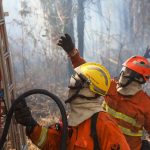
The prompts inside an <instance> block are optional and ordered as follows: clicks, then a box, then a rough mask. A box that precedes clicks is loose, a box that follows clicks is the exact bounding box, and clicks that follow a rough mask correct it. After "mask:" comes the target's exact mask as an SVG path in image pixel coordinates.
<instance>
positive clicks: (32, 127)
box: [15, 63, 130, 150]
mask: <svg viewBox="0 0 150 150" xmlns="http://www.w3.org/2000/svg"><path fill="white" fill-rule="evenodd" d="M74 70H75V74H74V75H72V76H71V79H70V83H69V86H68V87H69V96H68V97H69V98H68V99H67V100H66V101H65V103H69V104H70V114H69V118H68V124H69V129H68V131H69V134H68V139H67V149H68V150H93V149H94V150H100V149H101V150H130V148H129V146H128V144H127V142H126V140H125V137H124V136H123V134H122V132H121V130H120V129H119V127H118V126H117V123H116V122H115V121H114V120H113V119H112V118H111V117H110V116H109V114H108V113H107V112H105V111H104V110H103V108H102V107H100V104H101V101H102V99H103V96H104V95H106V93H107V91H108V89H109V86H110V74H109V72H108V70H107V69H106V68H105V67H104V66H102V65H100V64H97V63H85V64H83V65H80V66H79V67H77V68H75V69H74ZM15 118H16V121H17V122H18V123H20V124H22V125H23V126H25V127H26V133H27V136H28V137H29V138H30V139H31V140H32V142H33V143H34V144H35V145H36V146H38V147H39V148H40V149H43V150H52V149H53V150H59V149H60V141H61V132H62V128H61V125H60V124H57V125H54V126H51V127H49V128H45V127H42V126H40V125H39V124H38V123H37V122H36V121H35V120H34V119H33V117H32V115H31V112H30V110H29V108H28V107H27V105H26V103H25V101H23V102H21V103H19V104H18V105H17V106H16V107H15ZM94 122H96V123H94ZM62 138H63V137H62Z"/></svg>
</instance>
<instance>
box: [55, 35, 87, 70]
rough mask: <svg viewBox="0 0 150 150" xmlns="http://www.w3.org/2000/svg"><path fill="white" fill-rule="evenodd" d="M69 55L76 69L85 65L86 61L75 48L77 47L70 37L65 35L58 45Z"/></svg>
mask: <svg viewBox="0 0 150 150" xmlns="http://www.w3.org/2000/svg"><path fill="white" fill-rule="evenodd" d="M57 45H59V46H61V47H62V48H63V50H64V51H65V52H66V53H67V54H68V56H69V58H70V60H71V62H72V65H73V67H74V68H76V67H78V66H80V65H81V64H84V63H85V62H86V61H85V60H84V59H83V58H82V57H81V56H80V54H79V51H78V50H77V49H76V48H75V45H74V43H73V41H72V39H71V37H70V35H68V34H65V35H64V36H61V37H60V39H59V41H58V44H57Z"/></svg>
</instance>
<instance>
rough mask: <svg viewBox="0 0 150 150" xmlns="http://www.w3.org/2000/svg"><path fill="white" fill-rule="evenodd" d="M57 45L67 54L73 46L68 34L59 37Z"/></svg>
mask: <svg viewBox="0 0 150 150" xmlns="http://www.w3.org/2000/svg"><path fill="white" fill-rule="evenodd" d="M57 45H59V46H61V47H62V48H63V49H64V50H65V52H67V54H69V53H70V52H71V51H72V50H73V49H74V48H75V45H74V43H73V42H72V39H71V37H70V35H69V34H65V36H61V37H60V39H59V41H58V43H57Z"/></svg>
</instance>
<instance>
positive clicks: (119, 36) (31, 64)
mask: <svg viewBox="0 0 150 150" xmlns="http://www.w3.org/2000/svg"><path fill="white" fill-rule="evenodd" d="M3 7H4V11H5V12H9V16H7V17H6V25H7V34H8V40H9V48H10V51H11V55H12V62H13V71H14V77H15V83H16V87H17V92H18V93H20V92H23V91H26V90H27V89H32V88H44V89H48V90H50V91H52V92H54V93H56V94H57V95H59V96H61V97H62V98H65V95H66V90H67V88H66V87H67V83H68V79H69V76H70V72H71V67H70V66H69V65H68V57H67V55H66V54H65V52H64V51H63V50H62V49H61V48H60V47H58V46H57V45H56V43H57V40H58V38H59V37H60V35H62V34H63V33H69V34H70V35H71V36H72V38H73V40H74V41H75V45H76V47H77V48H78V49H79V50H80V54H81V55H82V56H83V57H84V58H85V59H86V60H87V61H94V62H99V63H102V64H103V65H105V66H106V67H107V68H108V70H109V71H110V73H111V75H112V77H115V76H118V75H119V72H120V69H121V64H122V62H123V61H124V60H125V59H127V58H128V57H130V56H132V55H143V54H144V51H145V49H146V47H147V45H149V44H150V38H149V35H150V29H149V28H150V15H149V10H150V0H34V1H31V0H11V1H10V0H5V1H3ZM148 86H149V85H146V88H147V89H148ZM148 91H149V90H148Z"/></svg>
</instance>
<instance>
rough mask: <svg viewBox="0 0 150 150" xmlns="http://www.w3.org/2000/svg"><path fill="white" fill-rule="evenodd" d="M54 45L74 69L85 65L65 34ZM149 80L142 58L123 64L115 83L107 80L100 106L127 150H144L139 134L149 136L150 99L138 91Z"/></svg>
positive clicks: (145, 63) (149, 73) (148, 69)
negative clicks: (65, 55) (120, 136)
mask: <svg viewBox="0 0 150 150" xmlns="http://www.w3.org/2000/svg"><path fill="white" fill-rule="evenodd" d="M58 45H59V46H61V47H62V48H63V49H64V50H65V51H66V52H67V54H68V56H69V58H70V59H71V61H72V64H73V66H74V67H77V66H79V65H81V64H84V63H85V62H86V61H85V60H84V59H83V58H82V57H80V55H79V52H78V50H77V49H76V48H75V45H74V43H73V42H72V39H71V37H70V36H69V35H68V34H65V35H64V36H62V37H60V39H59V41H58ZM149 77H150V63H149V62H148V60H147V59H146V58H144V57H142V56H133V57H131V58H129V59H128V60H126V61H125V62H124V63H123V67H122V70H121V72H120V76H119V80H115V79H111V85H110V88H109V90H108V93H107V95H106V96H105V101H104V102H103V107H104V109H105V110H106V111H107V112H108V113H109V114H110V115H111V116H112V117H113V118H114V119H115V120H116V122H117V123H118V125H119V127H120V129H121V130H122V132H123V134H124V135H125V137H126V140H127V142H128V144H129V146H130V148H131V150H140V149H141V147H142V148H143V147H145V144H144V145H143V146H142V140H141V138H142V136H143V131H144V130H146V131H147V132H148V133H150V97H149V96H148V95H147V94H146V93H145V92H144V91H143V89H142V86H143V84H144V83H146V82H147V81H148V80H149ZM143 143H145V141H143ZM146 143H147V141H146ZM147 146H148V144H147ZM147 149H150V147H147Z"/></svg>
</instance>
